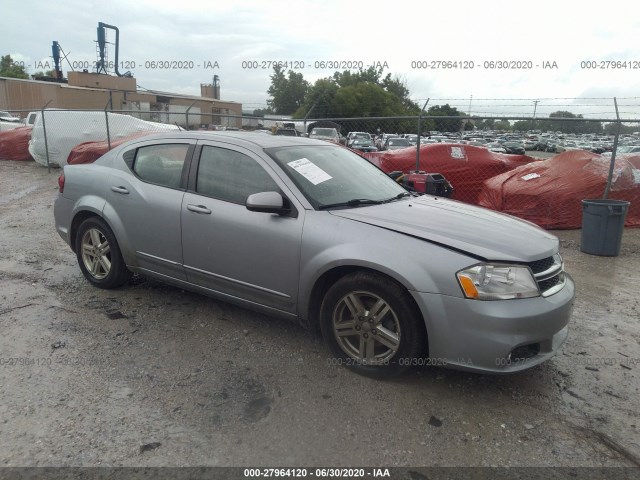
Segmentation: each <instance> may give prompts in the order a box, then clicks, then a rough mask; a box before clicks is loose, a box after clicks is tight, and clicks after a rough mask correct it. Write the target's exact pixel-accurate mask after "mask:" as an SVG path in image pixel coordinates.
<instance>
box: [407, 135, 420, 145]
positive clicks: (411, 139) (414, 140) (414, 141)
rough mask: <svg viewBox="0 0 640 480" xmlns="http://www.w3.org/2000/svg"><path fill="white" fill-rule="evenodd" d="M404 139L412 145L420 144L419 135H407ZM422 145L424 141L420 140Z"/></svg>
mask: <svg viewBox="0 0 640 480" xmlns="http://www.w3.org/2000/svg"><path fill="white" fill-rule="evenodd" d="M404 138H406V139H407V140H408V141H409V143H410V144H411V145H417V144H418V135H415V134H411V135H405V137H404ZM420 143H422V139H420Z"/></svg>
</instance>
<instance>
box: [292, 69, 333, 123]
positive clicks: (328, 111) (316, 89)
mask: <svg viewBox="0 0 640 480" xmlns="http://www.w3.org/2000/svg"><path fill="white" fill-rule="evenodd" d="M339 88H340V87H339V86H338V84H337V83H336V82H335V80H334V79H333V78H330V77H329V78H319V79H318V80H316V83H314V84H313V86H312V87H310V88H309V90H308V92H307V95H306V96H305V97H304V102H303V104H302V105H301V106H300V108H298V110H297V111H296V112H295V114H294V117H296V118H304V117H305V116H306V115H307V114H308V113H311V115H312V116H313V117H316V118H321V117H332V116H335V112H334V110H333V107H334V98H335V96H336V93H337V92H338V89H339ZM312 109H313V110H312Z"/></svg>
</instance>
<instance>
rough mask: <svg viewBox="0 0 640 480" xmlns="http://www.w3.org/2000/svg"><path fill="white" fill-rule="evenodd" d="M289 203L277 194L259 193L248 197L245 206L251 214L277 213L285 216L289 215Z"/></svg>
mask: <svg viewBox="0 0 640 480" xmlns="http://www.w3.org/2000/svg"><path fill="white" fill-rule="evenodd" d="M288 203H289V202H288V201H287V200H285V199H284V197H283V196H282V195H281V194H280V193H278V192H259V193H254V194H252V195H249V196H248V197H247V201H246V202H245V206H246V207H247V210H249V211H251V212H262V213H277V214H278V215H286V214H289V213H291V207H289V206H288V205H287V204H288Z"/></svg>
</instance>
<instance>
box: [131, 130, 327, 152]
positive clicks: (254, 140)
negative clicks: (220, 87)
mask: <svg viewBox="0 0 640 480" xmlns="http://www.w3.org/2000/svg"><path fill="white" fill-rule="evenodd" d="M170 139H176V140H179V139H184V140H211V141H222V142H229V143H233V144H235V145H238V146H245V147H247V148H256V147H258V148H261V149H264V148H275V147H287V146H295V145H322V146H327V145H330V144H328V143H327V142H324V141H322V140H313V139H309V138H306V137H293V136H287V135H265V134H264V133H257V132H242V131H215V132H210V131H202V130H199V131H192V132H187V131H182V132H178V131H172V132H164V133H161V134H153V135H148V136H144V137H138V138H136V139H135V140H132V141H131V142H127V143H126V144H124V145H123V146H125V145H132V144H135V143H140V142H148V141H153V140H170Z"/></svg>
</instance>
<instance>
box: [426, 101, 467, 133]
mask: <svg viewBox="0 0 640 480" xmlns="http://www.w3.org/2000/svg"><path fill="white" fill-rule="evenodd" d="M427 116H428V117H464V116H466V115H465V114H464V113H462V112H460V111H458V109H457V108H455V107H452V106H450V105H449V104H448V103H446V104H444V105H434V106H432V107H429V109H428V110H427ZM432 120H433V128H431V130H437V131H439V132H459V131H460V128H461V127H462V120H456V119H445V120H436V119H432Z"/></svg>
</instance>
